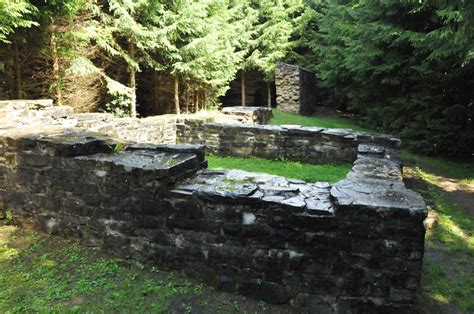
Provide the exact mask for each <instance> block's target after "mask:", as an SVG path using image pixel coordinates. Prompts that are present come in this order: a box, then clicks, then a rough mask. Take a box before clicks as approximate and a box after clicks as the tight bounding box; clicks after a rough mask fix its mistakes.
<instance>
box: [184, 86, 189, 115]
mask: <svg viewBox="0 0 474 314" xmlns="http://www.w3.org/2000/svg"><path fill="white" fill-rule="evenodd" d="M189 98H190V97H189V86H186V91H185V92H184V101H185V102H186V114H189V101H190V99H189Z"/></svg>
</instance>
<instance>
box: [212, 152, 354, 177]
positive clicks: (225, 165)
mask: <svg viewBox="0 0 474 314" xmlns="http://www.w3.org/2000/svg"><path fill="white" fill-rule="evenodd" d="M207 160H208V162H209V168H210V169H241V170H245V171H250V172H262V173H268V174H273V175H278V176H283V177H287V178H292V179H299V180H303V181H306V182H317V181H324V182H330V183H334V182H337V181H339V180H342V179H344V178H345V177H346V175H347V173H348V172H349V170H351V167H352V165H351V164H335V165H331V164H325V165H312V164H304V163H300V162H293V161H273V160H268V159H261V158H255V157H251V158H237V157H219V156H212V155H210V156H207Z"/></svg>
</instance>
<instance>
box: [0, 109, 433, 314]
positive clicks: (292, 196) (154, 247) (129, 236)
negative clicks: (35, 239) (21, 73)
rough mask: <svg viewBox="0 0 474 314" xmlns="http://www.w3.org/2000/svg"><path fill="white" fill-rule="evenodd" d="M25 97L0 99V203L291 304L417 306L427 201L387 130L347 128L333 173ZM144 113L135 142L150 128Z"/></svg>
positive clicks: (310, 308)
mask: <svg viewBox="0 0 474 314" xmlns="http://www.w3.org/2000/svg"><path fill="white" fill-rule="evenodd" d="M30 105H31V104H22V105H18V103H15V106H17V108H14V109H12V104H11V103H10V104H7V105H5V104H4V105H2V106H3V107H2V108H3V109H0V112H1V114H3V116H4V117H8V118H5V119H0V209H3V210H11V211H12V212H13V213H14V214H15V216H16V217H29V218H32V219H34V220H36V221H37V222H38V223H40V225H41V226H43V228H44V229H46V230H47V231H49V232H51V233H57V234H61V235H73V236H76V237H78V238H80V239H82V240H84V241H87V242H89V243H92V244H94V245H98V246H101V247H103V248H105V249H107V250H108V251H111V252H115V253H117V254H120V255H122V256H126V257H129V258H131V259H134V260H139V261H141V262H147V263H154V264H158V265H160V266H161V267H167V268H170V269H181V270H183V271H185V272H187V273H188V274H190V275H192V276H193V277H196V278H199V279H202V280H204V281H206V282H208V283H209V284H212V285H214V286H216V287H217V288H219V289H222V290H224V291H230V292H238V293H240V294H243V295H247V296H249V297H252V298H256V299H259V300H264V301H267V302H272V303H278V304H280V303H289V304H291V305H292V306H293V307H294V308H295V312H299V313H300V312H311V313H321V312H325V313H331V312H334V313H411V312H415V302H416V297H417V290H418V288H419V285H420V276H421V267H422V258H423V250H424V233H425V230H424V226H423V220H424V218H425V217H426V207H425V204H424V202H423V199H422V198H421V197H420V196H419V195H418V194H416V193H414V192H412V191H410V190H407V189H406V188H405V186H404V184H403V181H402V177H401V165H400V161H399V159H398V157H399V156H398V155H399V152H398V145H399V142H398V141H397V140H396V139H393V138H390V137H384V136H382V137H377V136H374V137H370V136H368V135H366V134H363V135H360V134H357V140H354V138H352V140H354V143H353V144H351V145H356V146H355V155H354V156H353V161H354V166H353V168H352V170H351V172H350V173H349V174H348V175H347V178H346V179H345V180H342V181H340V182H338V183H336V184H334V185H332V186H331V185H330V184H328V183H325V182H318V183H311V184H310V183H306V182H303V181H299V180H291V179H286V178H283V177H278V176H271V175H265V174H258V173H249V172H244V171H239V170H228V171H213V170H206V169H205V168H206V166H207V165H206V161H205V151H204V147H203V146H201V145H193V144H150V143H148V144H147V143H134V142H133V141H125V140H123V139H119V140H117V139H114V138H113V137H112V136H111V135H107V134H105V133H104V132H105V131H107V132H108V133H109V134H114V132H113V130H112V129H107V130H104V132H92V131H90V129H89V128H96V129H97V128H102V127H104V125H105V124H106V125H108V127H109V128H113V125H115V124H114V123H115V122H113V123H112V122H111V121H114V120H115V119H112V118H111V117H107V116H105V115H100V116H99V117H100V119H99V120H101V121H102V120H104V119H110V120H108V121H102V122H107V123H105V124H104V123H102V122H100V121H99V122H100V123H99V122H97V123H98V124H94V125H92V121H94V120H97V119H95V118H94V119H85V118H84V117H85V116H84V115H82V116H81V117H82V118H83V119H82V120H81V119H80V118H79V117H78V116H77V115H72V116H71V115H63V114H59V113H58V114H56V111H55V110H56V109H58V110H62V109H61V108H59V107H52V106H46V108H42V109H41V110H39V109H38V108H36V107H31V108H29V107H28V106H30ZM18 106H19V107H20V108H18ZM27 107H28V108H27ZM17 110H19V111H22V113H21V114H20V113H19V114H18V115H15V114H14V111H17ZM23 111H24V112H23ZM42 111H44V112H42ZM25 112H26V113H25ZM40 112H42V113H40ZM53 116H54V117H53ZM57 116H60V117H59V118H58V117H57ZM89 118H90V117H89ZM96 118H98V116H97V115H96ZM74 119H76V120H77V123H76V122H75V121H76V120H74ZM176 119H178V118H176ZM179 119H181V118H179ZM144 120H145V119H144ZM152 120H153V119H152ZM201 120H202V119H201ZM211 120H213V119H211ZM85 121H87V123H91V124H86V122H85ZM119 121H122V120H119ZM153 121H155V120H153ZM160 121H161V120H160ZM74 123H75V125H72V124H74ZM117 123H118V122H117ZM140 123H143V121H141V122H140ZM167 123H168V122H167ZM179 123H182V122H178V123H177V124H178V126H177V128H178V129H179V127H180V124H179ZM170 124H172V122H170ZM132 125H133V127H131V126H130V125H129V127H130V129H129V128H128V127H124V126H123V125H122V127H124V128H123V129H121V130H122V131H119V132H117V133H116V134H114V135H115V136H117V135H120V134H129V133H127V132H128V131H127V132H126V131H123V130H131V131H130V134H132V133H133V132H135V133H138V132H137V130H138V127H137V126H136V124H132ZM144 125H145V126H146V129H147V132H149V133H147V134H148V135H147V136H144V138H145V142H146V141H148V140H150V141H152V140H156V139H158V138H159V137H158V135H154V133H153V130H151V129H152V128H154V127H155V124H153V123H150V124H148V123H146V122H145V123H144ZM157 125H162V122H159V123H158V122H157ZM212 127H214V126H212ZM241 127H242V130H241V132H242V133H244V132H248V128H252V127H254V126H244V125H241ZM290 129H291V128H290ZM157 130H158V132H162V129H157ZM285 130H287V129H285V127H282V128H281V129H279V130H278V132H288V134H287V136H288V137H290V135H289V133H290V131H285ZM311 131H312V130H311ZM122 132H125V133H122ZM272 132H273V131H272ZM291 132H293V130H292V131H291ZM295 132H296V131H295ZM301 132H302V133H303V134H306V133H305V132H309V131H308V130H303V131H301ZM322 132H323V131H319V133H318V134H320V133H322ZM333 132H334V133H337V134H339V133H340V132H342V131H340V130H337V131H333ZM177 133H179V131H178V132H177ZM342 133H343V134H344V135H343V134H340V136H342V137H345V136H347V134H346V133H347V132H346V131H344V132H342ZM298 134H299V135H301V133H294V136H297V135H298ZM258 136H260V135H258ZM261 136H262V137H264V136H269V137H270V136H272V135H271V134H262V135H261ZM328 136H334V134H330V135H328ZM364 136H365V137H364ZM119 142H121V143H122V144H121V145H117V144H118V143H119ZM316 159H319V158H316Z"/></svg>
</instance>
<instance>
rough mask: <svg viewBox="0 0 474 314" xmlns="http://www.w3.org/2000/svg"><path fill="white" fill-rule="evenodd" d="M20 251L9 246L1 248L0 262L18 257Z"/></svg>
mask: <svg viewBox="0 0 474 314" xmlns="http://www.w3.org/2000/svg"><path fill="white" fill-rule="evenodd" d="M18 254H19V253H18V250H16V249H14V248H9V247H7V246H3V247H0V262H2V261H7V260H11V259H14V258H16V257H18Z"/></svg>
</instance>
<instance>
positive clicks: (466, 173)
mask: <svg viewBox="0 0 474 314" xmlns="http://www.w3.org/2000/svg"><path fill="white" fill-rule="evenodd" d="M401 157H402V159H403V160H405V161H408V162H410V163H412V164H414V165H415V166H418V167H420V168H421V169H423V170H425V173H429V172H433V171H436V172H437V173H439V174H442V175H444V176H448V177H450V178H455V179H459V180H460V181H461V182H460V183H461V184H474V164H469V163H463V162H455V161H450V160H446V159H444V158H439V157H428V156H423V155H418V154H414V153H411V152H409V151H405V150H402V152H401Z"/></svg>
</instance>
